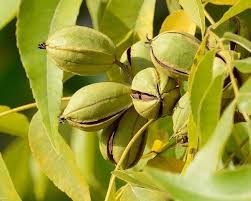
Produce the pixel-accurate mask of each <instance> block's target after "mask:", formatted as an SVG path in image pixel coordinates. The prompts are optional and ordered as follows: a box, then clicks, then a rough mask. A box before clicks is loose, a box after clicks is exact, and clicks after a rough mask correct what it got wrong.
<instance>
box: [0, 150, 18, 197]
mask: <svg viewBox="0 0 251 201" xmlns="http://www.w3.org/2000/svg"><path fill="white" fill-rule="evenodd" d="M0 181H1V182H0V200H8V201H21V199H20V197H19V196H18V194H17V192H16V190H15V187H14V185H13V183H12V181H11V178H10V175H9V172H8V170H7V167H6V165H5V163H4V161H3V158H2V155H1V153H0Z"/></svg>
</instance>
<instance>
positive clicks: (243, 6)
mask: <svg viewBox="0 0 251 201" xmlns="http://www.w3.org/2000/svg"><path fill="white" fill-rule="evenodd" d="M249 8H251V1H247V0H239V1H238V2H237V3H236V4H235V5H234V6H232V7H230V8H229V9H228V11H227V12H225V13H224V15H223V16H222V18H221V19H220V20H219V21H218V22H217V23H216V24H214V25H213V27H214V28H216V27H217V26H219V25H220V24H222V23H223V22H225V21H227V20H229V19H230V18H231V17H234V16H235V15H238V14H239V13H241V12H243V11H245V10H247V9H249Z"/></svg>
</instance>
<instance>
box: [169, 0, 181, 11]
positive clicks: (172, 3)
mask: <svg viewBox="0 0 251 201" xmlns="http://www.w3.org/2000/svg"><path fill="white" fill-rule="evenodd" d="M166 5H167V8H168V11H169V13H172V12H174V11H177V10H180V9H181V7H180V5H179V3H178V1H177V0H166Z"/></svg>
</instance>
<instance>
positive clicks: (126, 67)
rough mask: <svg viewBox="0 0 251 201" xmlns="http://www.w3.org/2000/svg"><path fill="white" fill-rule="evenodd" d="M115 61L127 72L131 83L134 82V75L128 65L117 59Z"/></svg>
mask: <svg viewBox="0 0 251 201" xmlns="http://www.w3.org/2000/svg"><path fill="white" fill-rule="evenodd" d="M114 63H115V64H117V65H118V66H119V67H120V68H121V69H122V71H123V72H124V73H125V74H126V76H127V79H128V81H129V83H131V82H132V75H131V73H130V71H129V69H128V66H127V65H126V64H124V63H122V62H120V61H119V60H117V59H116V60H115V62H114Z"/></svg>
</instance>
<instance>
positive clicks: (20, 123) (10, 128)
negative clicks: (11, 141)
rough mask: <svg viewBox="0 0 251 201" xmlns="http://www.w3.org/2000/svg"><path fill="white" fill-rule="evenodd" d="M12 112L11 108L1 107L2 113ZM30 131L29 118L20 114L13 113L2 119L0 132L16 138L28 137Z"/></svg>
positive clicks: (0, 119) (0, 120)
mask: <svg viewBox="0 0 251 201" xmlns="http://www.w3.org/2000/svg"><path fill="white" fill-rule="evenodd" d="M8 110H10V108H9V107H7V106H4V105H0V113H2V112H5V111H8ZM28 129H29V121H28V119H27V117H26V116H25V115H23V114H20V113H17V112H15V113H11V114H8V115H5V116H2V117H0V132H1V133H8V134H11V135H14V136H19V137H26V136H27V134H28Z"/></svg>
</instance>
